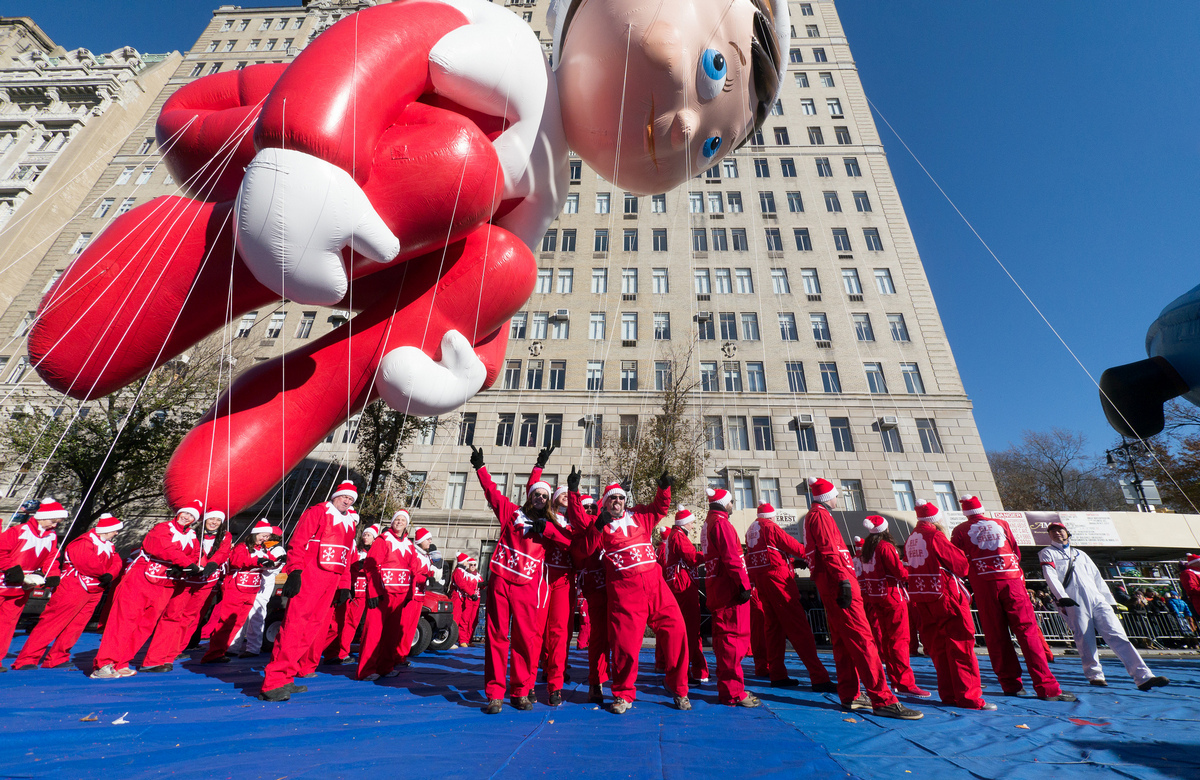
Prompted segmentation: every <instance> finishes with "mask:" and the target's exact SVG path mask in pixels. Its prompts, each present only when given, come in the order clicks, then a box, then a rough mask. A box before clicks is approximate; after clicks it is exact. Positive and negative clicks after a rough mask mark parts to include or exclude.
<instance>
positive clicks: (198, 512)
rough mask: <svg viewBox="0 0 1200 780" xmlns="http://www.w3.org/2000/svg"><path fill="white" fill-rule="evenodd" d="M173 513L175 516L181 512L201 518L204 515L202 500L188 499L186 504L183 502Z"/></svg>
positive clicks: (197, 518)
mask: <svg viewBox="0 0 1200 780" xmlns="http://www.w3.org/2000/svg"><path fill="white" fill-rule="evenodd" d="M175 514H176V515H177V516H178V515H182V514H188V515H191V516H192V517H193V518H195V519H196V520H199V519H200V518H201V516H203V515H204V502H203V501H201V500H200V499H198V498H197V499H196V500H195V501H189V502H187V503H186V504H184V505H183V506H181V507H179V508H178V509H176V510H175Z"/></svg>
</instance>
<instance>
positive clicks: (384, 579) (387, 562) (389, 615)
mask: <svg viewBox="0 0 1200 780" xmlns="http://www.w3.org/2000/svg"><path fill="white" fill-rule="evenodd" d="M416 551H417V546H416V545H415V544H413V543H412V540H411V539H409V538H408V534H405V535H404V536H397V535H396V534H395V533H394V532H393V531H392V529H390V528H389V529H387V530H386V531H384V532H383V533H382V534H380V535H379V538H378V539H376V540H375V542H374V543H373V544H372V545H371V549H370V550H368V551H367V557H366V558H364V559H363V574H364V579H365V580H366V597H367V598H369V599H370V598H377V599H379V606H377V607H375V608H374V609H370V608H368V609H367V610H366V614H365V616H364V617H363V621H364V625H363V637H362V645H361V646H360V648H359V652H358V679H360V680H362V679H365V678H366V677H368V676H370V675H372V674H378V675H380V676H382V675H385V674H387V673H388V672H390V671H392V669H393V668H395V666H396V662H397V661H398V660H399V659H400V647H401V644H402V643H403V641H404V609H405V607H406V606H407V605H408V604H410V603H412V602H413V601H414V582H415V581H416V578H417V577H418V576H419V575H421V574H424V570H423V568H422V566H421V562H420V560H419V559H418V557H417V552H416ZM410 642H411V640H410ZM405 649H407V648H405ZM405 655H407V653H405Z"/></svg>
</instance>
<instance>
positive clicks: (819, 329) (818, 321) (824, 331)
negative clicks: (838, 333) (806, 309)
mask: <svg viewBox="0 0 1200 780" xmlns="http://www.w3.org/2000/svg"><path fill="white" fill-rule="evenodd" d="M808 322H809V325H811V326H812V335H813V340H814V341H832V340H833V339H832V338H830V336H829V318H828V317H827V316H825V315H824V314H821V313H819V312H814V313H812V314H809V315H808Z"/></svg>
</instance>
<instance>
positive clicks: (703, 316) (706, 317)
mask: <svg viewBox="0 0 1200 780" xmlns="http://www.w3.org/2000/svg"><path fill="white" fill-rule="evenodd" d="M712 318H713V316H712V312H711V311H702V312H700V313H699V314H697V315H696V319H697V320H698V321H699V322H712Z"/></svg>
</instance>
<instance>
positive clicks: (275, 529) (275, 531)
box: [271, 525, 283, 538]
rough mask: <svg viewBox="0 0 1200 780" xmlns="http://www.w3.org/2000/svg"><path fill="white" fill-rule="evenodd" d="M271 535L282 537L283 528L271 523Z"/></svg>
mask: <svg viewBox="0 0 1200 780" xmlns="http://www.w3.org/2000/svg"><path fill="white" fill-rule="evenodd" d="M271 535H272V536H278V537H281V538H282V537H283V529H282V528H280V527H279V526H277V525H273V526H271Z"/></svg>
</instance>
